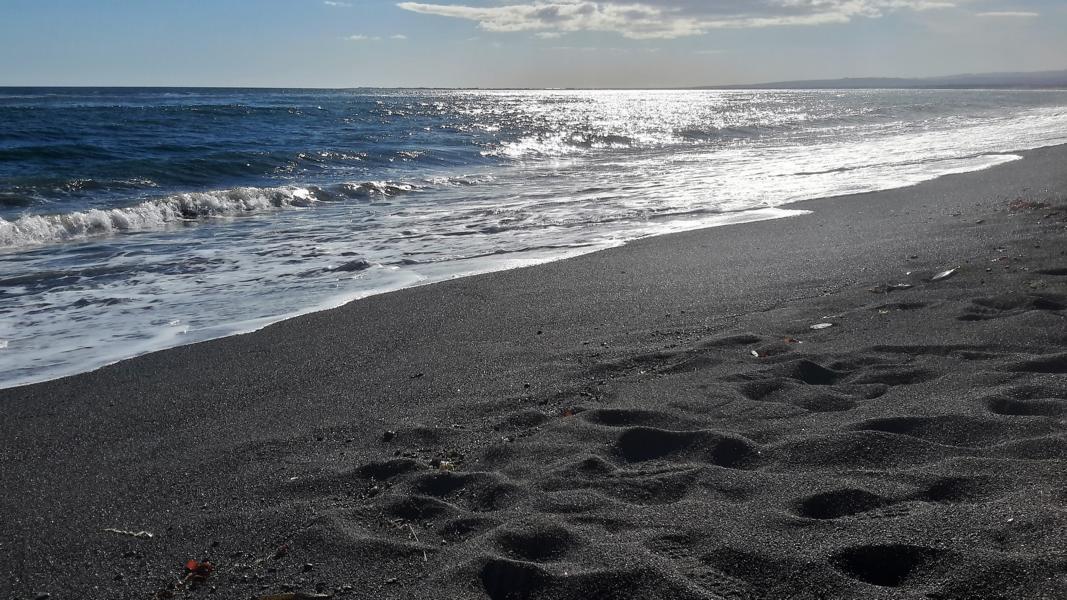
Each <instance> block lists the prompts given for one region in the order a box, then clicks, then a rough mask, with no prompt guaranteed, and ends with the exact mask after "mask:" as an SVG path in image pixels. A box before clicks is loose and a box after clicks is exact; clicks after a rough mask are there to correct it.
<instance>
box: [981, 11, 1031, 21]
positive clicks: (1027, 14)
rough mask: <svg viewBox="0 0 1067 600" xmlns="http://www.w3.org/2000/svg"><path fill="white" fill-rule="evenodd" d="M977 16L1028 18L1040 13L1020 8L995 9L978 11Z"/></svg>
mask: <svg viewBox="0 0 1067 600" xmlns="http://www.w3.org/2000/svg"><path fill="white" fill-rule="evenodd" d="M978 16H979V17H994V18H1008V19H1029V18H1033V17H1040V16H1041V15H1040V14H1039V13H1036V12H1027V11H1021V10H997V11H991V12H980V13H978Z"/></svg>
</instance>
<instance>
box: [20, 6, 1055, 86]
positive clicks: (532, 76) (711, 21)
mask: <svg viewBox="0 0 1067 600" xmlns="http://www.w3.org/2000/svg"><path fill="white" fill-rule="evenodd" d="M1064 32H1067V1H1064V0H599V1H592V0H425V1H424V2H397V1H396V0H393V1H384V0H345V1H341V0H330V1H323V0H212V1H210V2H206V1H203V2H202V1H190V0H76V1H75V0H0V85H176V86H182V85H224V86H300V87H354V86H483V87H513V86H521V87H643V86H650V87H660V86H691V85H705V84H725V83H753V82H760V81H773V80H784V79H808V78H833V77H848V76H926V75H944V74H953V73H963V72H985V71H1004V70H1042V69H1065V68H1067V35H1064Z"/></svg>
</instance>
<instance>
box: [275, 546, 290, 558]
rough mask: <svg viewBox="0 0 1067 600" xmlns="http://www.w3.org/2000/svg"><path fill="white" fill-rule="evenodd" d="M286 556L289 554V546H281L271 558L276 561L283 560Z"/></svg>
mask: <svg viewBox="0 0 1067 600" xmlns="http://www.w3.org/2000/svg"><path fill="white" fill-rule="evenodd" d="M286 554H289V544H282V545H280V546H278V547H277V548H276V549H275V550H274V554H272V555H271V558H273V559H274V560H278V559H279V558H285V555H286Z"/></svg>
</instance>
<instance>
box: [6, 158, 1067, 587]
mask: <svg viewBox="0 0 1067 600" xmlns="http://www.w3.org/2000/svg"><path fill="white" fill-rule="evenodd" d="M1065 167H1067V148H1064V147H1056V148H1048V149H1042V150H1036V151H1031V152H1028V153H1026V154H1025V159H1024V160H1022V161H1017V162H1014V163H1011V164H1007V165H1002V166H999V167H995V168H993V169H989V170H986V171H982V172H979V173H971V174H964V175H954V176H949V177H944V178H941V179H938V180H935V181H931V182H927V183H924V184H921V185H918V186H914V187H910V188H905V189H901V190H892V191H886V192H878V193H873V194H863V195H857V196H847V197H841V198H833V199H824V200H816V201H809V202H804V203H799V204H797V205H794V207H795V208H802V209H805V210H809V211H812V212H811V214H809V215H805V216H800V217H795V218H790V219H783V220H777V221H767V222H760V223H751V224H745V225H734V226H728V227H722V228H714V229H707V230H700V231H693V232H686V233H679V234H674V235H669V236H662V237H656V238H649V239H646V240H641V241H638V242H634V243H631V244H629V245H627V246H625V247H622V248H617V249H612V250H608V251H604V252H598V253H594V254H590V255H586V256H582V257H578V258H574V259H570V260H565V261H560V262H556V263H551V264H547V265H541V266H537V267H532V268H528V269H518V270H513V271H507V272H499V273H492V274H487V275H480V276H476V277H469V278H464V279H459V280H455V281H450V282H446V283H440V284H434V285H430V286H426V287H422V288H414V289H409V290H404V291H400V292H396V293H391V294H385V295H381V296H375V297H371V298H368V299H365V300H361V301H357V302H354V303H351V304H349V305H346V306H344V307H342V308H339V309H336V310H331V311H327V312H322V313H317V314H312V315H307V316H304V317H300V318H297V319H292V320H290V321H286V322H283V323H279V324H276V325H273V326H271V327H268V328H266V329H264V330H262V331H259V332H256V333H253V334H249V335H243V336H236V337H231V338H226V339H221V340H215V341H211V342H206V343H202V344H196V345H191V346H186V347H181V348H176V349H172V350H167V351H163V352H158V353H154V354H150V355H146V356H143V357H140V358H136V359H132V360H128V361H124V362H121V363H118V364H116V365H113V366H110V367H107V368H104V369H101V370H99V371H95V372H92V373H87V374H84V375H79V376H75V377H70V378H65V379H61V380H57V381H53V382H47V383H43V384H37V385H32V386H26V387H22V388H15V389H9V390H2V391H0V406H2V409H3V414H4V417H3V419H0V439H2V440H3V442H2V444H0V459H2V465H3V468H2V470H0V485H2V486H3V489H4V490H5V493H4V495H3V499H2V500H0V515H2V516H0V597H4V598H7V597H11V598H34V597H37V595H38V594H45V593H47V594H50V595H51V596H50V597H51V598H152V597H158V598H163V597H176V598H184V597H190V598H192V597H201V596H204V597H212V596H213V597H220V598H259V597H263V596H268V597H269V596H270V595H271V594H282V595H281V596H278V598H299V597H314V596H312V595H304V596H300V595H298V594H297V593H296V592H302V593H305V594H313V593H319V594H334V595H336V597H339V598H492V599H504V598H556V599H572V598H573V599H578V598H641V599H654V598H665V599H666V598H671V599H688V598H723V597H725V598H939V599H940V598H944V599H947V598H985V599H988V598H1063V597H1065V596H1067V554H1064V550H1063V548H1064V545H1065V542H1067V534H1065V533H1064V532H1065V531H1067V471H1065V467H1067V463H1065V459H1067V435H1065V431H1067V421H1065V418H1067V378H1065V374H1067V321H1065V309H1067V243H1065V242H1067V168H1065ZM953 268H958V270H957V271H955V272H953V274H952V275H951V276H948V277H946V278H943V279H941V280H938V281H930V279H931V277H932V276H933V275H935V274H936V273H939V272H942V271H945V270H949V269H953ZM900 284H905V285H906V286H910V287H905V285H900ZM819 323H830V324H832V326H830V327H826V328H823V329H812V328H811V326H812V325H816V324H819ZM106 529H115V530H119V531H126V532H129V533H137V532H141V531H145V532H149V533H151V537H148V536H147V535H142V536H138V537H135V536H131V535H127V534H124V533H121V532H118V533H117V532H114V531H105V530H106ZM190 559H193V560H196V561H210V562H211V563H212V565H213V567H212V569H211V570H210V573H208V570H207V569H205V570H203V571H202V572H201V573H200V574H201V575H202V576H204V577H199V578H198V577H196V576H192V577H190V576H189V573H188V572H187V570H186V568H185V564H186V561H188V560H190ZM194 575H195V574H194ZM197 579H203V581H197ZM286 593H288V594H291V595H289V596H285V595H284V594H286Z"/></svg>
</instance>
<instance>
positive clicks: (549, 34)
mask: <svg viewBox="0 0 1067 600" xmlns="http://www.w3.org/2000/svg"><path fill="white" fill-rule="evenodd" d="M534 35H536V36H537V37H539V38H541V39H542V40H554V39H556V38H561V37H563V34H562V33H560V32H558V31H539V32H537V33H535V34H534Z"/></svg>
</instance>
